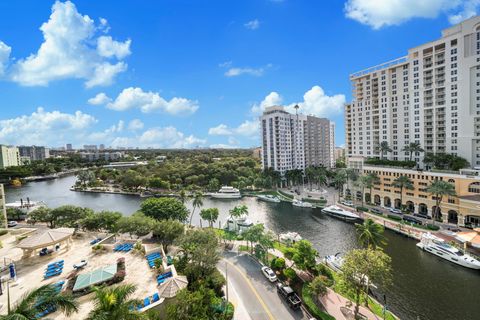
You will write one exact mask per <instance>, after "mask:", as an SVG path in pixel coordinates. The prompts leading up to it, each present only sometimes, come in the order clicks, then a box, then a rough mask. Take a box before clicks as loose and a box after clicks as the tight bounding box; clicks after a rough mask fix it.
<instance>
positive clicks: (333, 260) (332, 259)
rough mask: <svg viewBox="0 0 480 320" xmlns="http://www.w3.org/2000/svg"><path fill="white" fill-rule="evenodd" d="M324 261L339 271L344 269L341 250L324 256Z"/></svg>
mask: <svg viewBox="0 0 480 320" xmlns="http://www.w3.org/2000/svg"><path fill="white" fill-rule="evenodd" d="M323 262H324V263H325V264H326V265H327V266H329V267H330V268H332V269H333V270H335V271H337V272H340V271H342V264H343V258H342V257H341V256H340V252H338V253H336V254H335V255H330V256H326V257H325V258H323Z"/></svg>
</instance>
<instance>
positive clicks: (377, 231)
mask: <svg viewBox="0 0 480 320" xmlns="http://www.w3.org/2000/svg"><path fill="white" fill-rule="evenodd" d="M355 229H356V231H357V237H358V240H359V241H360V243H361V244H362V246H364V247H365V248H370V247H372V248H373V249H375V248H376V247H377V246H378V245H380V244H384V243H385V237H384V236H383V231H384V228H383V226H382V225H380V224H378V223H375V221H373V220H372V219H367V220H365V221H364V222H363V223H362V224H360V223H356V224H355Z"/></svg>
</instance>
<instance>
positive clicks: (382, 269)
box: [340, 249, 392, 319]
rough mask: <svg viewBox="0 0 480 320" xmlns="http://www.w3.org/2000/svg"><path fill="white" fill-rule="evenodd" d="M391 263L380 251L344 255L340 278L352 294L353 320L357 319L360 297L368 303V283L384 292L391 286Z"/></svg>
mask: <svg viewBox="0 0 480 320" xmlns="http://www.w3.org/2000/svg"><path fill="white" fill-rule="evenodd" d="M391 261H392V259H391V258H390V257H389V256H388V255H387V254H385V253H384V252H383V251H381V250H373V249H354V250H351V251H349V252H348V253H347V254H346V255H345V257H344V261H343V265H342V273H341V274H340V276H341V279H342V281H343V283H344V284H345V285H346V287H347V288H348V289H350V290H351V291H352V292H353V294H354V297H355V310H354V316H355V319H357V318H358V313H359V307H360V302H361V299H362V295H365V301H366V302H367V301H368V292H367V290H368V285H369V283H375V284H376V285H377V286H381V287H382V289H384V290H385V289H386V288H388V286H389V285H390V284H391V279H392V268H391Z"/></svg>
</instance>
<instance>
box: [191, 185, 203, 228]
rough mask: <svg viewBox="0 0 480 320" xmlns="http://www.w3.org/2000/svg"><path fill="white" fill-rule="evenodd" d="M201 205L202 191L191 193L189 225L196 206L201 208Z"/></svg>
mask: <svg viewBox="0 0 480 320" xmlns="http://www.w3.org/2000/svg"><path fill="white" fill-rule="evenodd" d="M202 206H203V193H201V192H195V194H194V195H193V201H192V207H193V208H192V214H190V225H192V219H193V214H194V213H195V209H196V208H199V209H200V208H201V207H202Z"/></svg>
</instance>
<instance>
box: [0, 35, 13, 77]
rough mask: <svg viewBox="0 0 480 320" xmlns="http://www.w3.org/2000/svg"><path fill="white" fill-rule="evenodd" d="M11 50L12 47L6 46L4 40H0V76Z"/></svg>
mask: <svg viewBox="0 0 480 320" xmlns="http://www.w3.org/2000/svg"><path fill="white" fill-rule="evenodd" d="M11 52H12V48H10V47H9V46H7V45H6V44H5V43H4V42H2V41H0V76H2V75H3V74H4V73H5V69H6V66H7V63H8V59H9V58H10V53H11Z"/></svg>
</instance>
